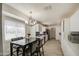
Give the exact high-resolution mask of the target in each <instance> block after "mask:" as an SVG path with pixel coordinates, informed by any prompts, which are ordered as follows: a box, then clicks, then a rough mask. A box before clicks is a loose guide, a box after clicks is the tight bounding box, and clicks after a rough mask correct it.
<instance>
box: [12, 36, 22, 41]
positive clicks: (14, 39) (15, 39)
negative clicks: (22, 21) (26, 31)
mask: <svg viewBox="0 0 79 59" xmlns="http://www.w3.org/2000/svg"><path fill="white" fill-rule="evenodd" d="M21 39H23V37H17V38H12V39H11V41H17V40H21Z"/></svg>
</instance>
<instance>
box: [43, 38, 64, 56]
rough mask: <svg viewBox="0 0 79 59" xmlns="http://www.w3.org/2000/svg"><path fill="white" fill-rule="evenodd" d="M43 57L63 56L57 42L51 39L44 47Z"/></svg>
mask: <svg viewBox="0 0 79 59" xmlns="http://www.w3.org/2000/svg"><path fill="white" fill-rule="evenodd" d="M44 53H45V56H63V53H62V50H61V47H60V42H59V41H58V40H54V39H51V40H49V41H47V42H46V44H45V45H44Z"/></svg>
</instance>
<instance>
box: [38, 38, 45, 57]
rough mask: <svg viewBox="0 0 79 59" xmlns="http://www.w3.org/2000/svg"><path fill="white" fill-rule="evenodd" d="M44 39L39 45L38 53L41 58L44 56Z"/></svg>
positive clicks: (40, 40)
mask: <svg viewBox="0 0 79 59" xmlns="http://www.w3.org/2000/svg"><path fill="white" fill-rule="evenodd" d="M43 46H44V38H43V39H39V44H38V51H39V54H40V56H41V55H43V56H44V47H43Z"/></svg>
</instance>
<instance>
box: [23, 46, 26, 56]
mask: <svg viewBox="0 0 79 59" xmlns="http://www.w3.org/2000/svg"><path fill="white" fill-rule="evenodd" d="M25 48H26V47H25V46H24V47H23V48H22V49H23V54H22V55H23V56H25Z"/></svg>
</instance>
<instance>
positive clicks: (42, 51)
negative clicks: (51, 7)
mask: <svg viewBox="0 0 79 59" xmlns="http://www.w3.org/2000/svg"><path fill="white" fill-rule="evenodd" d="M42 54H43V56H44V48H43V46H42Z"/></svg>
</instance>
